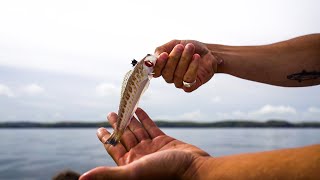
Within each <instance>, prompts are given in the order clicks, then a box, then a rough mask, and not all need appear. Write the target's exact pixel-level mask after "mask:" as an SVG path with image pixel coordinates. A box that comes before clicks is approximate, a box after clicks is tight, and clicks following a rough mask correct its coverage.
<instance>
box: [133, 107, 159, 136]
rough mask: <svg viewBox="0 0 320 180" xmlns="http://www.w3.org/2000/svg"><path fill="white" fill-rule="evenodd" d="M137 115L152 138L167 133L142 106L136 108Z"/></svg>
mask: <svg viewBox="0 0 320 180" xmlns="http://www.w3.org/2000/svg"><path fill="white" fill-rule="evenodd" d="M136 115H137V116H138V118H139V120H140V122H141V123H142V125H143V127H144V129H145V130H146V132H147V133H148V134H149V136H150V137H151V138H152V139H153V138H155V137H157V136H161V135H165V134H164V133H163V132H162V131H161V130H160V129H159V128H158V126H157V125H156V124H155V123H154V122H153V121H152V120H151V119H150V117H149V116H148V115H147V113H145V112H144V111H143V110H142V109H141V108H138V109H137V110H136Z"/></svg>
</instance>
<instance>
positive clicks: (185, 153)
mask: <svg viewBox="0 0 320 180" xmlns="http://www.w3.org/2000/svg"><path fill="white" fill-rule="evenodd" d="M136 115H137V117H138V118H139V120H140V122H141V123H140V122H139V121H138V120H137V119H135V118H134V117H133V118H132V120H131V123H130V124H129V126H128V128H127V129H126V130H125V132H124V134H123V135H122V138H121V143H118V144H117V145H116V146H111V145H110V144H104V147H105V149H106V150H107V152H108V153H109V154H110V156H111V157H112V158H113V160H114V161H115V162H116V164H117V165H118V167H97V168H94V169H92V170H90V171H88V172H86V173H85V174H83V175H82V176H81V177H80V180H87V179H108V178H110V179H151V178H152V179H192V178H191V177H192V176H194V175H195V174H196V172H197V169H198V167H199V166H200V165H201V164H202V163H203V162H204V160H205V159H206V158H207V157H210V156H209V154H208V153H206V152H204V151H203V150H201V149H199V148H197V147H195V146H193V145H190V144H186V143H184V142H181V141H179V140H176V139H174V138H172V137H170V136H167V135H166V134H164V133H163V132H162V131H161V130H160V129H159V128H158V127H157V126H156V124H155V123H154V122H153V121H152V120H151V119H150V118H149V117H148V115H147V114H146V113H145V112H144V111H143V110H142V109H140V108H138V109H137V111H136ZM108 120H109V123H110V124H111V125H112V127H113V128H114V129H115V126H116V120H117V114H116V113H110V114H109V115H108ZM97 135H98V138H99V139H100V141H101V142H102V143H104V142H105V141H106V139H107V138H108V137H109V136H110V133H109V132H108V131H107V130H106V129H105V128H100V129H98V132H97Z"/></svg>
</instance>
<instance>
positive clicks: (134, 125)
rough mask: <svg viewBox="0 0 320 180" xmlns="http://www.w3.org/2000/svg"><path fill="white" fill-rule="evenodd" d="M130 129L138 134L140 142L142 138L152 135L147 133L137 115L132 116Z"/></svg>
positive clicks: (148, 137)
mask: <svg viewBox="0 0 320 180" xmlns="http://www.w3.org/2000/svg"><path fill="white" fill-rule="evenodd" d="M129 129H130V131H131V132H132V133H133V134H134V135H135V136H136V138H137V139H138V141H139V142H140V141H142V140H146V139H150V136H149V134H148V133H147V131H146V130H145V129H144V128H143V126H142V125H141V123H140V122H138V120H137V119H136V118H135V117H133V118H132V120H131V122H130V124H129Z"/></svg>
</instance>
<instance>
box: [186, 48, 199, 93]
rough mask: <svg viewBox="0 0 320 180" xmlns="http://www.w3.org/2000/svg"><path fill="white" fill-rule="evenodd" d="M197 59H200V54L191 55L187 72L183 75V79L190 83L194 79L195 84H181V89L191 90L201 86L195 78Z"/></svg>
mask: <svg viewBox="0 0 320 180" xmlns="http://www.w3.org/2000/svg"><path fill="white" fill-rule="evenodd" d="M199 61H200V55H199V54H194V55H193V57H192V61H191V63H190V65H189V67H188V70H187V72H186V73H185V74H184V76H183V81H185V82H188V83H192V82H195V81H196V84H194V85H192V86H191V87H185V86H183V90H184V91H186V92H191V91H193V90H195V89H197V88H198V87H199V86H201V83H202V82H201V81H200V79H197V75H198V74H197V73H198V69H199Z"/></svg>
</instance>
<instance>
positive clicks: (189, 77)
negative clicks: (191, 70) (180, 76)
mask: <svg viewBox="0 0 320 180" xmlns="http://www.w3.org/2000/svg"><path fill="white" fill-rule="evenodd" d="M184 81H186V82H190V83H191V82H193V81H194V80H193V78H192V77H191V76H185V77H184Z"/></svg>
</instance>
